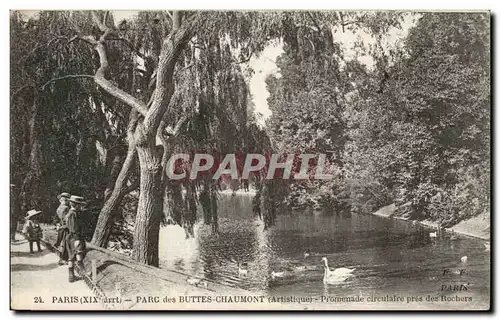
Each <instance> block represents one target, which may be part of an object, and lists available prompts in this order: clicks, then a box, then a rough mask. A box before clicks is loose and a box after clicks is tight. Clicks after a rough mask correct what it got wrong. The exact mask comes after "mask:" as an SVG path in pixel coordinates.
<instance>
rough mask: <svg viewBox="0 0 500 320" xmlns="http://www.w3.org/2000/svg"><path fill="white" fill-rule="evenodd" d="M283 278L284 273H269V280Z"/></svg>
mask: <svg viewBox="0 0 500 320" xmlns="http://www.w3.org/2000/svg"><path fill="white" fill-rule="evenodd" d="M284 277H285V271H281V272H274V271H272V272H271V278H273V279H275V278H284Z"/></svg>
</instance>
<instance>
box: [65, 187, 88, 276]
mask: <svg viewBox="0 0 500 320" xmlns="http://www.w3.org/2000/svg"><path fill="white" fill-rule="evenodd" d="M69 203H70V205H71V209H69V212H68V214H67V215H66V223H67V226H68V235H67V237H66V247H67V248H68V270H69V282H74V281H75V280H76V278H75V272H74V266H75V261H76V265H77V267H78V269H79V270H78V271H79V272H84V271H85V268H84V265H83V258H84V257H85V249H86V247H85V238H84V237H83V220H82V209H83V205H84V204H85V201H84V199H83V197H79V196H71V197H70V198H69Z"/></svg>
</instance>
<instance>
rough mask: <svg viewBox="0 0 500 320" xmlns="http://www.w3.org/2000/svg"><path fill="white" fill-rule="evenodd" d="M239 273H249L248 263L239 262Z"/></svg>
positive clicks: (243, 274)
mask: <svg viewBox="0 0 500 320" xmlns="http://www.w3.org/2000/svg"><path fill="white" fill-rule="evenodd" d="M238 274H239V275H240V276H247V275H248V263H246V262H243V263H241V264H238Z"/></svg>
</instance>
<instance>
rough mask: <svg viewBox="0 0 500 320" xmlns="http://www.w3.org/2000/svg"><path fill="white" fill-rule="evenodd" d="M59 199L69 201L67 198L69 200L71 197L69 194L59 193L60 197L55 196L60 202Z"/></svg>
mask: <svg viewBox="0 0 500 320" xmlns="http://www.w3.org/2000/svg"><path fill="white" fill-rule="evenodd" d="M61 198H66V199H69V198H71V195H70V194H69V193H67V192H63V193H61V194H60V195H58V196H57V199H59V200H60V199H61Z"/></svg>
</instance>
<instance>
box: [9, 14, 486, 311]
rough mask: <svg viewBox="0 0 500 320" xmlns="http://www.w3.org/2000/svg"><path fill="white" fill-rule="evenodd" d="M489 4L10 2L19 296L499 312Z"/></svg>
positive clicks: (177, 304)
mask: <svg viewBox="0 0 500 320" xmlns="http://www.w3.org/2000/svg"><path fill="white" fill-rule="evenodd" d="M490 19H491V14H490V12H489V11H484V10H483V11H454V12H445V11H437V12H433V11H364V10H330V11H324V10H321V11H318V10H316V11H315V10H311V11H268V10H265V11H264V10H263V11H231V10H226V11H216V10H213V11H187V10H186V11H167V10H165V11H159V10H146V9H145V10H143V11H123V10H122V11H120V10H108V11H102V10H101V11H91V10H88V11H47V10H32V11H27V10H11V11H10V146H11V149H10V222H11V223H10V231H11V233H10V237H11V243H10V280H11V281H10V299H11V304H10V305H11V309H13V310H82V311H87V310H353V311H357V310H454V311H461V310H478V311H480V310H482V311H485V310H490V308H491V301H490V298H491V250H490V233H491V228H490V214H491V207H490V185H491V184H490V179H491V177H490V175H491V174H490V165H491V164H490V139H491V137H490V132H491V131H490V129H491V128H490V114H491V89H490V81H491V79H490V68H491V61H490V52H491V48H490V46H491V42H490V40H491V39H490Z"/></svg>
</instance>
